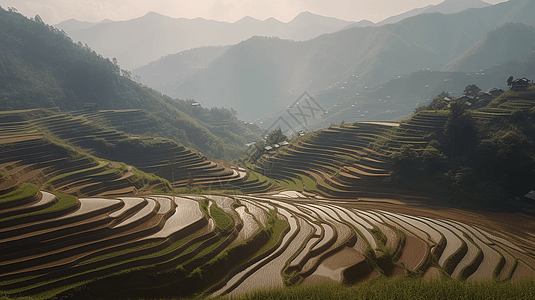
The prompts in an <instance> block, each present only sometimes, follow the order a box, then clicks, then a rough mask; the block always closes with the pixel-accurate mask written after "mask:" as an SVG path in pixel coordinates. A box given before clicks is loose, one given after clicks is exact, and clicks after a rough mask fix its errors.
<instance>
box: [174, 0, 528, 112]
mask: <svg viewBox="0 0 535 300" xmlns="http://www.w3.org/2000/svg"><path fill="white" fill-rule="evenodd" d="M529 12H535V3H533V2H532V1H525V0H516V1H510V2H506V3H500V4H497V5H493V6H490V7H485V8H480V9H470V10H466V11H463V12H460V13H456V14H451V15H443V14H439V13H435V14H422V15H418V16H415V17H412V18H408V19H405V20H403V21H401V22H399V23H397V24H392V25H385V26H381V27H365V28H351V29H347V30H343V31H340V32H337V33H333V34H329V35H323V36H320V37H318V38H316V39H313V40H310V41H306V42H291V41H281V40H277V39H267V38H259V37H255V38H252V39H250V40H248V41H245V42H242V43H240V44H238V45H236V46H233V47H232V48H230V49H229V50H228V51H227V52H226V53H225V54H224V55H222V56H220V57H219V58H218V59H216V60H215V61H214V62H213V63H212V64H211V65H210V66H209V67H208V68H206V69H203V70H201V71H199V72H197V73H195V74H194V75H192V76H191V77H189V78H188V79H186V81H185V82H184V83H183V84H182V86H181V87H179V88H177V89H176V91H175V92H174V93H172V95H174V96H180V97H184V98H194V99H196V100H197V101H202V102H203V103H204V104H205V105H206V104H207V103H208V105H213V104H212V103H215V102H216V99H217V103H218V104H219V105H223V106H232V107H243V108H242V109H239V113H240V114H241V115H247V116H249V120H253V119H256V118H257V117H258V116H260V115H261V114H265V111H264V110H265V109H266V107H267V106H266V105H263V103H265V102H268V101H269V102H270V103H271V104H270V107H274V108H275V107H278V106H286V105H287V104H286V103H287V102H291V101H292V100H295V99H293V98H294V95H292V93H294V94H300V93H301V92H302V91H304V90H306V91H308V92H309V93H313V92H318V91H321V90H325V89H328V88H329V87H332V86H333V85H334V84H335V83H337V82H350V81H351V82H352V84H353V85H354V86H356V87H360V88H364V87H366V86H374V85H376V84H378V83H380V82H383V81H385V80H388V79H392V78H395V77H397V76H398V75H403V74H406V73H410V72H413V71H415V70H417V69H426V68H431V69H441V68H442V67H443V66H444V65H446V64H447V63H449V62H450V61H452V60H454V59H455V58H457V57H458V56H459V55H461V54H462V53H464V52H465V51H466V50H467V49H468V48H470V47H471V46H472V45H473V44H474V43H476V42H477V41H479V40H480V39H481V38H483V37H484V36H485V34H487V32H489V31H490V30H492V29H494V28H496V27H498V26H500V25H502V24H504V23H506V22H509V21H511V20H515V21H516V22H523V23H527V24H531V23H532V22H533V21H534V20H535V18H534V17H533V15H535V14H530V13H529ZM356 76H358V77H356ZM353 77H354V78H353ZM244 78H245V79H246V80H242V79H244ZM249 78H251V82H247V79H249ZM253 80H254V82H253ZM244 82H247V84H243V83H244ZM252 90H255V91H256V92H255V93H253V92H252ZM252 99H255V100H254V103H261V104H260V105H258V107H257V108H255V107H254V105H253V104H250V103H251V102H253V101H252ZM285 104H286V105H285Z"/></svg>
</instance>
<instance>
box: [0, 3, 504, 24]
mask: <svg viewBox="0 0 535 300" xmlns="http://www.w3.org/2000/svg"><path fill="white" fill-rule="evenodd" d="M442 1H443V0H0V6H2V8H4V9H7V8H8V7H15V8H16V9H17V10H18V11H19V12H20V13H21V14H23V15H25V16H28V17H34V16H35V15H37V14H38V15H39V16H40V17H41V18H42V19H43V21H44V22H46V23H48V24H58V23H60V22H61V21H65V20H68V19H71V18H74V19H77V20H79V21H88V22H100V21H102V20H104V19H110V20H113V21H123V20H129V19H134V18H138V17H141V16H144V15H145V14H146V13H148V12H150V11H154V12H157V13H160V14H162V15H166V16H169V17H173V18H187V19H194V18H198V17H200V18H204V19H211V20H217V21H225V22H235V21H237V20H239V19H241V18H243V17H245V16H250V17H253V18H255V19H259V20H265V19H267V18H270V17H274V18H275V19H277V20H279V21H282V22H289V21H291V20H292V19H293V18H294V17H295V16H297V15H298V14H299V13H301V12H303V11H309V12H311V13H314V14H318V15H323V16H328V17H335V18H338V19H342V20H347V21H360V20H364V19H366V20H370V21H372V22H375V23H376V22H379V21H381V20H383V19H386V18H388V17H390V16H393V15H397V14H400V13H403V12H406V11H408V10H411V9H413V8H419V7H424V6H427V5H429V4H433V5H436V4H439V3H440V2H442ZM503 1H504V0H486V1H485V2H487V3H490V4H496V3H499V2H503Z"/></svg>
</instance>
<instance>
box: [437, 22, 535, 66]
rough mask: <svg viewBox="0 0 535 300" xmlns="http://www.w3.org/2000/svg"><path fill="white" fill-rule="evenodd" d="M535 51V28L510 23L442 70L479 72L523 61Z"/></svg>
mask: <svg viewBox="0 0 535 300" xmlns="http://www.w3.org/2000/svg"><path fill="white" fill-rule="evenodd" d="M534 49H535V28H534V27H532V26H527V25H524V24H518V23H508V24H505V25H504V26H502V27H500V28H498V29H496V30H493V31H491V32H489V34H488V35H487V36H486V37H484V38H483V39H482V40H480V41H479V42H477V43H476V44H474V45H473V46H472V47H470V49H468V50H466V52H464V53H463V54H462V55H461V56H459V57H457V58H456V59H455V60H453V61H451V62H450V63H448V64H447V65H446V66H444V67H443V68H442V70H443V71H463V72H470V71H477V70H481V69H485V68H488V67H491V66H494V65H498V64H501V63H504V62H506V61H508V60H512V59H521V58H522V57H524V56H526V55H527V54H529V53H530V52H533V50H534Z"/></svg>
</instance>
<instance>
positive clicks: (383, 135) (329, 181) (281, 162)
mask: <svg viewBox="0 0 535 300" xmlns="http://www.w3.org/2000/svg"><path fill="white" fill-rule="evenodd" d="M445 122H446V117H444V116H424V115H417V116H414V117H413V118H411V119H410V120H409V121H408V122H406V123H402V124H400V123H393V122H361V123H354V124H349V125H344V126H340V127H330V128H328V129H324V130H320V131H318V132H316V133H313V134H309V135H307V136H305V137H304V138H301V139H298V140H297V141H296V142H292V143H291V144H290V146H289V147H288V148H286V149H283V150H279V151H278V152H272V153H267V154H265V155H263V156H262V157H261V158H260V159H259V160H258V161H257V162H256V164H255V168H254V170H255V171H256V172H258V173H261V174H263V175H265V176H267V177H270V178H272V179H274V180H277V181H282V182H287V183H288V182H290V183H292V184H293V183H295V182H297V181H302V180H303V178H304V177H308V178H310V179H311V180H313V181H314V184H313V185H312V186H310V185H309V186H305V187H304V191H305V192H313V193H316V194H319V195H322V196H325V197H337V198H361V199H366V198H383V199H391V198H393V199H400V200H407V199H408V198H410V199H418V198H419V195H410V196H409V197H404V196H402V195H399V192H398V191H397V190H395V189H392V188H389V187H388V186H387V185H385V184H384V181H385V180H387V179H388V178H389V177H390V166H391V165H390V163H391V154H392V153H393V152H395V151H397V150H399V148H400V147H401V146H403V145H408V144H410V145H413V146H416V147H424V148H425V147H426V146H427V145H428V143H429V141H430V138H429V135H428V134H429V133H431V132H434V131H438V130H442V128H443V126H444V123H445Z"/></svg>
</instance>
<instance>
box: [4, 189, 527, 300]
mask: <svg viewBox="0 0 535 300" xmlns="http://www.w3.org/2000/svg"><path fill="white" fill-rule="evenodd" d="M488 220H493V221H492V222H490V221H488ZM534 225H535V219H534V218H531V217H527V216H523V215H514V216H504V215H500V214H494V215H492V214H491V213H479V215H477V214H475V213H470V212H466V211H459V210H454V209H444V210H441V211H434V210H428V209H425V208H421V207H420V208H418V207H409V206H403V205H393V204H388V203H382V202H366V201H361V202H342V201H338V202H333V201H329V200H321V199H317V198H310V197H306V196H305V195H303V194H302V193H299V192H294V191H285V192H280V193H278V194H277V193H272V194H256V195H240V196H233V197H230V196H217V195H180V196H169V195H167V196H164V195H162V196H157V195H153V196H146V197H115V198H98V197H96V198H75V197H73V196H68V197H67V196H65V195H54V194H52V193H48V192H44V191H39V190H38V189H37V188H35V186H32V185H29V184H20V183H18V182H17V181H14V180H5V179H2V181H1V183H0V249H1V251H0V253H1V254H0V291H2V292H3V293H5V294H6V295H8V296H22V295H31V296H33V297H35V298H39V299H41V298H50V297H58V298H76V299H96V298H105V299H117V298H129V297H130V298H132V297H135V298H137V297H150V298H160V297H179V296H182V297H187V296H192V295H194V294H197V295H199V294H216V295H220V294H231V295H238V294H243V293H247V292H250V291H253V290H255V289H260V288H272V287H282V286H285V285H286V286H287V285H299V284H303V285H306V284H314V283H318V282H339V283H346V284H353V283H358V282H363V281H367V280H370V279H372V278H375V277H378V276H387V277H391V276H396V275H401V274H412V275H415V276H422V277H424V278H438V277H452V278H454V279H462V280H468V281H488V280H499V281H503V280H512V281H515V280H519V279H521V278H526V277H533V276H535V269H534V267H535V255H534V250H535V239H534V238H533V236H532V235H528V234H526V232H529V231H530V230H531V228H533V226H534Z"/></svg>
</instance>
